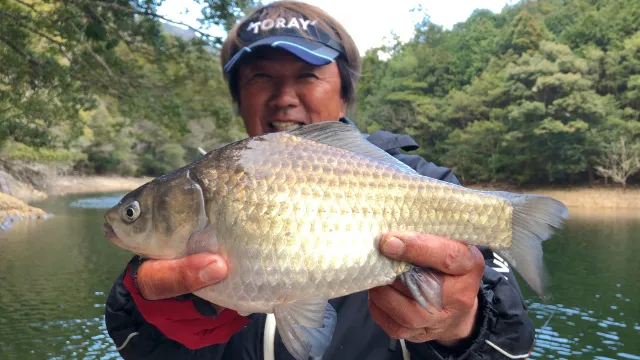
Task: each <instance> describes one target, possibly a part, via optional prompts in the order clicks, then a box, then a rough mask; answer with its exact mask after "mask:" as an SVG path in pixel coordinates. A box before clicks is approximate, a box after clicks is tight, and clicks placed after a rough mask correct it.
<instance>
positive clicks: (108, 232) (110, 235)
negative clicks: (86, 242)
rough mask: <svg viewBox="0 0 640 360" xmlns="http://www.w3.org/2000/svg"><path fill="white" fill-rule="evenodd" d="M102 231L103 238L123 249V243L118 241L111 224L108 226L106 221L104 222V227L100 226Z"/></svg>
mask: <svg viewBox="0 0 640 360" xmlns="http://www.w3.org/2000/svg"><path fill="white" fill-rule="evenodd" d="M102 230H103V231H104V236H105V237H106V238H107V239H109V241H111V242H112V243H114V244H116V245H117V246H119V247H121V248H123V249H125V247H124V243H123V242H122V240H120V238H119V237H118V235H116V232H115V231H114V230H113V227H112V226H111V224H109V222H108V221H105V222H104V225H102Z"/></svg>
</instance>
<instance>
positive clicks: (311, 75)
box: [300, 73, 319, 79]
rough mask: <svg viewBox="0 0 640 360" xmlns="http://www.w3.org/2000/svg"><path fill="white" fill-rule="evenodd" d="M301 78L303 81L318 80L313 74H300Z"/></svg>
mask: <svg viewBox="0 0 640 360" xmlns="http://www.w3.org/2000/svg"><path fill="white" fill-rule="evenodd" d="M300 77H301V78H304V79H319V78H318V75H316V74H314V73H304V74H300Z"/></svg>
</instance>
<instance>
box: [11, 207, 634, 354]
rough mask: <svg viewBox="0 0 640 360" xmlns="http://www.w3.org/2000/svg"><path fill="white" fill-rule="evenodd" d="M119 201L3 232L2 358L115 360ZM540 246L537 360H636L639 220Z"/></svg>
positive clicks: (121, 256)
mask: <svg viewBox="0 0 640 360" xmlns="http://www.w3.org/2000/svg"><path fill="white" fill-rule="evenodd" d="M120 196H121V194H112V195H93V196H91V195H83V196H70V197H61V198H56V199H51V200H47V201H44V202H41V203H38V204H37V206H39V207H42V208H44V209H45V210H46V211H48V212H51V213H54V214H55V216H54V217H53V218H51V219H48V220H45V221H41V222H36V223H28V224H16V225H15V226H14V227H13V228H12V229H11V230H9V231H8V232H5V233H0V359H20V360H23V359H112V358H119V355H118V353H117V352H116V351H115V347H114V346H113V344H112V343H111V340H110V338H109V336H108V335H107V332H106V329H105V326H104V318H103V313H104V303H105V300H106V297H107V294H108V292H109V290H110V288H111V285H112V283H113V281H114V279H115V278H116V277H117V276H118V274H119V273H120V271H121V270H122V268H123V266H124V265H125V264H126V262H127V261H128V260H129V258H130V254H129V253H128V252H126V251H124V250H120V249H119V248H116V247H115V246H114V245H112V244H111V243H109V242H108V241H107V240H106V239H104V237H103V235H102V216H103V214H104V211H105V208H108V207H110V206H112V205H113V204H115V203H116V202H117V201H118V200H119V199H120ZM572 216H573V218H572V220H571V221H570V222H569V223H568V225H567V227H566V228H565V229H564V230H563V231H562V232H561V233H559V234H558V235H557V236H556V237H555V238H554V239H553V240H552V241H548V242H546V243H545V245H544V249H545V261H546V264H547V266H548V269H549V272H550V273H551V275H552V283H551V284H550V288H549V290H550V293H551V295H552V299H551V300H550V301H549V303H548V304H541V303H540V302H539V301H538V299H537V298H535V297H534V296H533V295H532V293H531V292H530V291H528V289H526V288H525V285H523V288H525V289H524V290H525V295H526V297H527V303H528V305H529V307H530V314H531V316H532V318H533V319H534V320H535V324H536V327H537V342H536V344H537V345H536V347H535V350H534V353H533V354H532V358H534V359H637V360H640V261H639V260H638V255H639V254H640V214H629V213H611V212H607V211H600V212H598V213H597V214H572Z"/></svg>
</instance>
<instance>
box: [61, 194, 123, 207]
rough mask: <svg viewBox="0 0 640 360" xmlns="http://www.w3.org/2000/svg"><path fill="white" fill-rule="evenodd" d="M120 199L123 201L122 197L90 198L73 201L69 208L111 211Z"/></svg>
mask: <svg viewBox="0 0 640 360" xmlns="http://www.w3.org/2000/svg"><path fill="white" fill-rule="evenodd" d="M120 199H122V196H121V195H116V196H100V197H90V198H84V199H78V200H75V201H72V202H71V203H70V204H69V206H71V207H72V208H84V209H109V208H111V207H112V206H114V205H116V204H117V203H118V201H120Z"/></svg>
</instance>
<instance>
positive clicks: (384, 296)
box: [369, 286, 431, 329]
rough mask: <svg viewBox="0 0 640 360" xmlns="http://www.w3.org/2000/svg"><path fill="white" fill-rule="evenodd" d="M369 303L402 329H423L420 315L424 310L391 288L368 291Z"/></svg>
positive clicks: (383, 287) (384, 287) (385, 287)
mask: <svg viewBox="0 0 640 360" xmlns="http://www.w3.org/2000/svg"><path fill="white" fill-rule="evenodd" d="M369 301H370V302H371V303H373V304H375V305H376V306H377V307H378V308H380V310H382V311H384V312H385V313H386V314H387V315H389V317H391V318H392V319H393V320H394V321H395V322H397V323H398V324H400V325H402V326H403V327H407V328H410V329H417V328H422V327H424V324H422V322H423V321H424V318H423V317H422V316H421V315H420V314H421V313H422V312H424V310H423V309H422V308H421V307H420V305H418V303H416V302H415V301H414V300H413V299H412V298H407V297H406V296H405V295H403V294H401V293H400V292H398V291H397V290H396V289H394V288H393V287H391V286H380V287H376V288H373V289H370V290H369ZM428 315H429V316H431V315H430V314H428Z"/></svg>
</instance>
